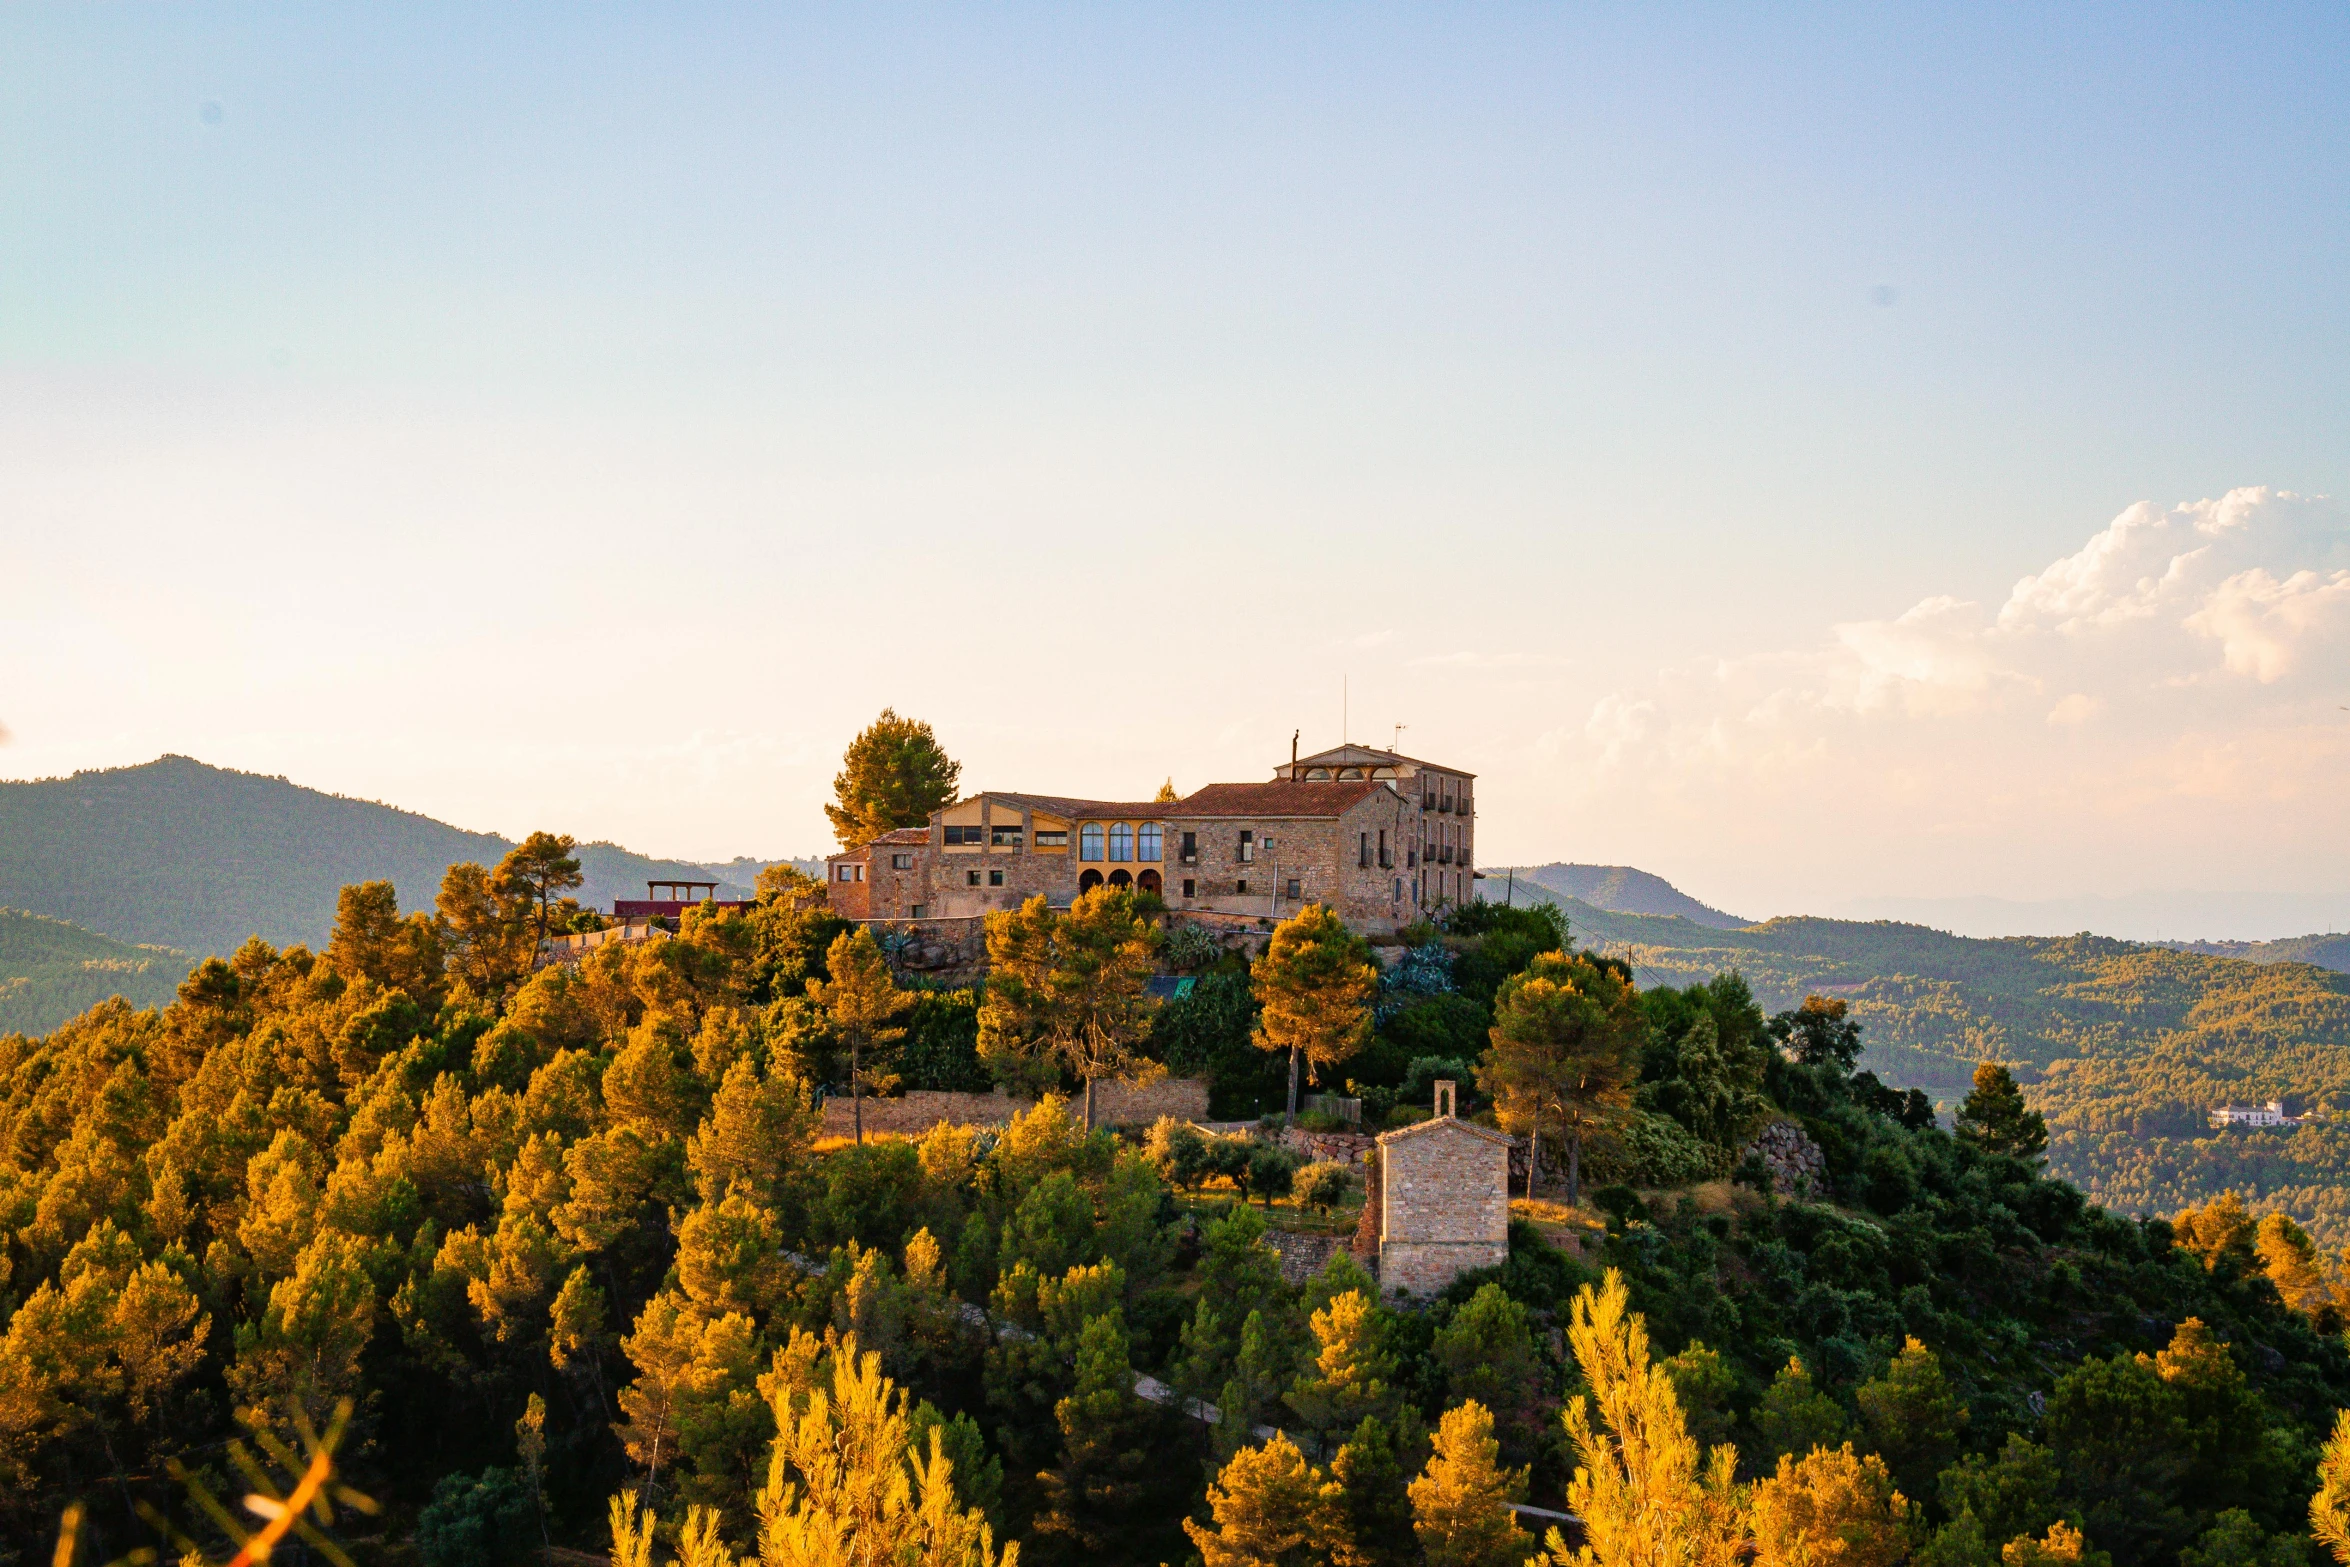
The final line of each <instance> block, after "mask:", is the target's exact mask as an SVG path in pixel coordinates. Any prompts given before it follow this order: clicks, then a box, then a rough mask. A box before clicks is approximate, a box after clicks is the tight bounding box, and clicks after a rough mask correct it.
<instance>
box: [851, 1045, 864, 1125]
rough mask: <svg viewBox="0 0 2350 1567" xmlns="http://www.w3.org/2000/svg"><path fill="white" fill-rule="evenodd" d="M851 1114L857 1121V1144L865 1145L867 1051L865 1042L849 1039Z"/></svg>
mask: <svg viewBox="0 0 2350 1567" xmlns="http://www.w3.org/2000/svg"><path fill="white" fill-rule="evenodd" d="M849 1115H850V1117H851V1118H852V1119H853V1120H855V1122H856V1123H857V1146H858V1147H859V1148H862V1147H864V1146H865V1051H864V1045H863V1042H862V1041H860V1040H857V1039H855V1038H851V1039H850V1040H849Z"/></svg>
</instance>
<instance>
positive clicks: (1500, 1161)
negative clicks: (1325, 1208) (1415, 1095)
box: [1372, 1082, 1512, 1296]
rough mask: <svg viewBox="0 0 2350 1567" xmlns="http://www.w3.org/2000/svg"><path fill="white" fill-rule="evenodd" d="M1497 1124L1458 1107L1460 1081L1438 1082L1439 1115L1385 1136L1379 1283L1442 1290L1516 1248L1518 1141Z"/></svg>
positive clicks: (1377, 1197) (1419, 1291) (1378, 1198)
mask: <svg viewBox="0 0 2350 1567" xmlns="http://www.w3.org/2000/svg"><path fill="white" fill-rule="evenodd" d="M1511 1143H1512V1139H1511V1138H1509V1137H1507V1136H1505V1135H1504V1134H1502V1133H1500V1132H1497V1131H1495V1130H1494V1129H1493V1128H1491V1127H1489V1126H1479V1125H1477V1124H1475V1123H1474V1122H1471V1121H1463V1120H1458V1119H1456V1118H1455V1117H1454V1115H1453V1085H1452V1084H1451V1083H1448V1082H1440V1083H1438V1084H1437V1085H1436V1115H1435V1118H1434V1119H1433V1120H1427V1121H1421V1122H1419V1123H1417V1124H1416V1125H1412V1126H1405V1127H1399V1128H1397V1129H1396V1130H1395V1131H1392V1132H1387V1133H1383V1134H1382V1135H1381V1136H1380V1138H1379V1153H1378V1169H1377V1174H1376V1183H1377V1184H1376V1188H1375V1190H1374V1192H1373V1194H1372V1196H1373V1200H1374V1201H1375V1202H1376V1203H1377V1205H1378V1210H1379V1216H1378V1225H1379V1231H1378V1233H1379V1286H1380V1288H1381V1289H1383V1290H1386V1291H1389V1292H1393V1291H1398V1290H1401V1291H1405V1292H1408V1293H1410V1294H1413V1295H1420V1296H1427V1295H1434V1294H1436V1293H1437V1292H1439V1291H1440V1290H1442V1289H1443V1288H1444V1287H1445V1286H1446V1285H1448V1284H1450V1283H1451V1282H1452V1281H1453V1280H1454V1279H1456V1278H1458V1277H1460V1276H1461V1275H1462V1274H1463V1273H1466V1272H1469V1271H1470V1270H1472V1269H1475V1268H1490V1267H1494V1266H1496V1265H1498V1264H1500V1263H1503V1262H1506V1261H1508V1260H1509V1255H1510V1194H1509V1174H1510V1147H1511Z"/></svg>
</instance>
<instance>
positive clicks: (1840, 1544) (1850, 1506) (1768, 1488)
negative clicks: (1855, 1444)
mask: <svg viewBox="0 0 2350 1567" xmlns="http://www.w3.org/2000/svg"><path fill="white" fill-rule="evenodd" d="M1751 1505H1752V1512H1753V1524H1754V1547H1755V1564H1756V1567H1895V1564H1896V1563H1898V1562H1899V1561H1900V1560H1901V1558H1902V1557H1903V1556H1904V1555H1906V1554H1907V1553H1908V1547H1909V1531H1910V1527H1911V1523H1912V1520H1913V1512H1914V1510H1913V1509H1912V1508H1911V1506H1910V1504H1909V1499H1908V1498H1907V1497H1905V1496H1903V1495H1902V1494H1901V1493H1900V1492H1899V1491H1897V1490H1895V1489H1894V1487H1893V1477H1892V1475H1891V1473H1890V1472H1889V1471H1888V1470H1887V1469H1886V1468H1885V1463H1884V1460H1883V1459H1881V1458H1879V1457H1877V1455H1876V1454H1874V1453H1871V1454H1869V1455H1868V1456H1867V1457H1865V1458H1863V1457H1860V1456H1859V1455H1857V1454H1855V1453H1854V1452H1853V1450H1852V1444H1851V1443H1850V1442H1847V1443H1845V1444H1844V1445H1843V1446H1842V1447H1840V1448H1836V1449H1833V1450H1831V1449H1829V1448H1825V1447H1815V1448H1813V1449H1812V1450H1811V1451H1810V1452H1808V1453H1806V1454H1805V1455H1804V1456H1803V1457H1802V1458H1800V1459H1798V1458H1793V1457H1790V1456H1788V1455H1786V1454H1781V1455H1780V1457H1779V1468H1778V1472H1777V1473H1775V1474H1772V1475H1768V1476H1765V1477H1764V1478H1763V1479H1762V1480H1761V1481H1760V1482H1758V1483H1757V1484H1756V1486H1755V1488H1754V1494H1753V1498H1752V1504H1751Z"/></svg>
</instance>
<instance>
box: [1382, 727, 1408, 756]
mask: <svg viewBox="0 0 2350 1567" xmlns="http://www.w3.org/2000/svg"><path fill="white" fill-rule="evenodd" d="M1409 728H1411V725H1409V724H1397V725H1396V726H1395V737H1394V738H1393V739H1391V740H1389V741H1388V742H1387V749H1388V750H1390V751H1393V752H1395V753H1396V754H1397V755H1398V756H1400V755H1402V754H1403V732H1404V731H1405V730H1406V729H1409Z"/></svg>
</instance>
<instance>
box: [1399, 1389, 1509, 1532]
mask: <svg viewBox="0 0 2350 1567" xmlns="http://www.w3.org/2000/svg"><path fill="white" fill-rule="evenodd" d="M1410 1495H1411V1499H1412V1532H1413V1533H1414V1534H1416V1535H1418V1536H1419V1537H1420V1549H1421V1551H1422V1552H1423V1553H1425V1555H1426V1556H1427V1559H1428V1567H1508V1564H1512V1563H1516V1562H1520V1561H1523V1560H1524V1559H1525V1556H1526V1552H1527V1549H1528V1547H1530V1546H1531V1545H1532V1544H1533V1543H1534V1541H1533V1538H1532V1536H1530V1535H1528V1534H1527V1533H1526V1531H1525V1530H1523V1529H1520V1528H1519V1527H1518V1520H1517V1516H1516V1515H1515V1514H1514V1513H1512V1512H1511V1511H1510V1508H1509V1504H1510V1503H1512V1502H1522V1501H1524V1500H1525V1499H1526V1471H1525V1470H1523V1469H1504V1468H1503V1467H1502V1466H1501V1444H1500V1443H1498V1442H1496V1441H1495V1440H1494V1439H1493V1414H1492V1412H1491V1411H1490V1410H1488V1409H1487V1408H1486V1407H1485V1406H1484V1405H1483V1404H1480V1403H1478V1402H1477V1401H1476V1400H1475V1399H1471V1400H1470V1401H1469V1402H1467V1403H1465V1404H1458V1405H1455V1406H1454V1407H1453V1408H1451V1409H1448V1410H1446V1411H1445V1412H1444V1418H1443V1420H1442V1421H1440V1422H1439V1423H1438V1424H1437V1427H1436V1437H1435V1444H1434V1451H1433V1452H1431V1453H1430V1454H1429V1457H1428V1467H1427V1468H1426V1469H1425V1470H1423V1471H1422V1472H1421V1475H1420V1478H1418V1479H1417V1480H1414V1481H1413V1482H1412V1484H1411V1489H1410Z"/></svg>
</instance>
